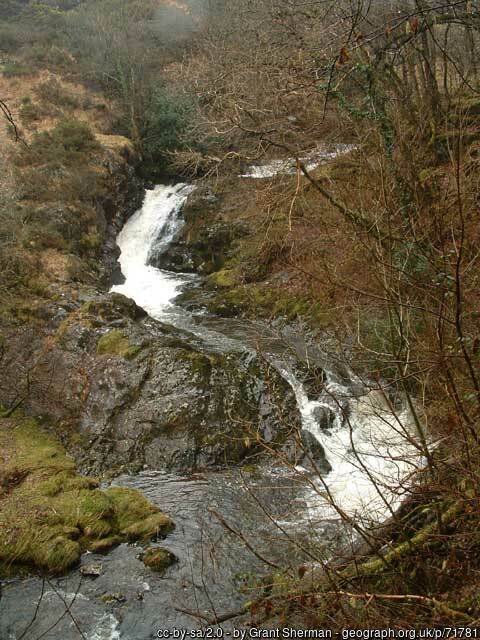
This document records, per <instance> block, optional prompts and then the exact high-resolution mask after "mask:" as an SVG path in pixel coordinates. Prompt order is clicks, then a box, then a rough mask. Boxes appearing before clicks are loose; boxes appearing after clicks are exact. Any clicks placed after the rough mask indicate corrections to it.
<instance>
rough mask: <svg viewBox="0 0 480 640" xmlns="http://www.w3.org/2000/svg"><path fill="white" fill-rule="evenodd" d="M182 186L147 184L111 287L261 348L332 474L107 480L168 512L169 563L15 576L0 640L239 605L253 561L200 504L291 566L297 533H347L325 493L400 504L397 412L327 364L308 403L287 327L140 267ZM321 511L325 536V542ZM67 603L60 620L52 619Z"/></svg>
mask: <svg viewBox="0 0 480 640" xmlns="http://www.w3.org/2000/svg"><path fill="white" fill-rule="evenodd" d="M191 190H192V187H191V186H188V185H183V184H179V185H176V186H161V185H160V186H157V187H156V188H155V189H153V190H149V191H147V193H146V197H145V202H144V205H143V207H142V209H141V210H140V211H138V212H137V213H136V214H135V215H134V216H133V217H132V218H131V219H130V220H129V221H128V222H127V223H126V225H125V227H124V229H123V230H122V232H121V233H120V234H119V236H118V244H119V247H120V250H121V255H120V264H121V268H122V272H123V275H124V276H125V282H124V283H123V284H122V285H117V286H115V287H114V288H113V290H115V291H118V292H121V293H123V294H124V295H126V296H129V297H131V298H133V299H134V300H135V301H136V302H137V304H139V305H140V306H142V307H143V308H144V309H145V310H146V311H147V313H148V314H149V315H150V316H151V317H152V318H154V319H157V320H161V321H163V322H168V323H170V324H173V325H174V326H177V327H179V328H182V329H187V330H188V331H189V332H190V333H191V334H193V335H192V338H195V339H196V340H202V341H203V343H204V344H205V346H206V347H208V349H211V350H215V351H217V352H224V351H228V350H240V351H253V350H254V349H255V348H258V347H260V348H261V350H262V354H263V355H264V356H265V357H266V358H268V359H269V361H270V362H271V364H272V365H273V366H275V367H276V368H277V370H278V371H279V372H280V373H281V374H282V376H283V377H284V379H285V380H287V381H288V383H289V384H290V385H291V387H292V389H293V390H294V392H295V395H296V398H297V403H298V407H299V410H300V413H301V415H302V423H303V429H304V430H306V431H309V432H310V433H311V434H312V435H313V436H314V437H315V438H316V439H317V441H318V442H319V443H320V444H321V445H322V446H323V448H324V450H325V453H326V457H327V458H328V460H329V462H330V465H331V467H332V470H331V472H330V473H329V474H327V475H326V476H324V477H323V478H319V477H317V476H316V474H308V472H307V471H306V470H305V469H299V470H295V469H291V468H288V467H282V468H280V467H279V465H278V461H277V463H275V464H274V465H270V466H269V465H268V464H266V465H265V466H264V467H261V468H259V469H258V470H257V471H256V472H255V473H253V474H252V475H251V476H249V475H248V472H246V471H245V470H244V471H243V472H240V471H238V470H236V469H234V468H233V469H227V470H224V471H222V472H217V473H205V474H203V475H202V476H201V477H198V476H195V477H192V478H184V477H181V476H175V475H172V474H167V473H163V472H159V471H144V472H142V473H139V474H138V475H136V476H124V477H120V478H118V479H117V480H116V483H117V484H120V485H121V486H128V487H132V488H135V489H138V490H139V491H141V492H142V493H143V494H144V495H145V496H146V497H147V498H148V499H149V500H151V501H152V502H153V503H155V504H157V505H158V506H159V507H160V508H162V509H163V510H165V511H166V512H167V513H168V514H169V515H171V516H172V517H173V519H174V520H175V522H176V525H177V526H176V529H175V531H174V532H173V533H172V534H170V535H169V536H168V538H167V539H166V540H165V542H164V543H163V545H164V546H165V547H166V548H168V549H169V550H170V551H172V552H173V553H175V555H176V556H177V557H178V559H179V562H178V564H177V565H175V566H174V567H173V568H172V569H171V570H169V572H168V573H167V574H166V575H165V576H159V575H157V574H155V573H152V572H151V571H150V570H148V569H146V568H145V567H144V566H143V564H142V563H141V562H139V560H138V554H139V549H138V547H135V546H132V545H126V544H122V545H120V546H119V547H117V548H116V549H114V550H113V551H111V552H110V553H109V554H108V555H107V556H95V555H92V554H90V555H87V556H85V557H84V558H83V559H82V562H83V563H89V562H98V563H100V564H101V565H102V566H103V569H102V574H101V575H100V577H99V578H97V579H96V580H86V581H85V580H84V579H82V577H81V575H80V574H79V573H78V571H73V572H72V573H70V574H68V575H67V576H65V577H62V578H58V579H55V580H53V579H52V580H50V581H49V589H48V590H47V592H46V593H45V592H44V585H43V584H42V581H41V580H40V579H39V578H28V579H26V580H20V579H16V580H14V581H12V583H11V584H7V585H4V587H3V596H2V598H1V599H0V637H1V638H7V639H8V640H17V638H19V637H23V635H24V634H23V632H24V629H25V628H26V627H27V626H28V625H31V621H32V619H33V620H36V623H35V633H36V637H37V636H38V637H43V636H44V635H45V634H47V633H48V637H49V638H52V639H53V640H60V639H61V640H74V639H76V638H78V637H79V636H78V631H77V628H76V626H75V625H74V624H73V623H72V620H73V619H74V620H75V621H76V623H77V624H78V625H79V627H80V628H81V629H82V630H83V637H85V638H87V640H150V639H151V638H152V637H155V634H156V630H157V629H173V628H187V629H191V628H199V627H201V626H202V623H201V622H199V621H198V620H196V619H194V618H192V617H190V616H189V615H186V614H185V613H182V612H181V611H178V609H177V607H178V606H179V605H181V607H182V608H185V609H191V610H198V611H202V612H210V614H211V612H212V607H213V606H214V607H215V610H216V612H220V611H225V610H231V609H232V608H234V607H236V606H239V605H240V604H241V603H243V602H244V600H245V594H242V593H241V592H240V587H241V586H242V584H243V582H242V580H243V576H248V575H251V574H252V573H253V574H260V573H261V572H262V571H264V570H265V566H264V565H263V564H262V563H260V562H259V561H258V558H256V557H254V556H252V554H251V553H250V552H249V551H248V549H247V548H246V546H245V545H244V544H243V542H241V541H239V540H238V539H236V538H235V537H232V536H227V535H225V531H224V529H223V528H222V527H221V526H220V525H219V523H218V521H217V520H216V519H215V517H214V516H213V515H212V511H211V510H210V507H213V510H217V511H218V512H219V513H221V514H222V516H223V517H224V518H225V519H226V520H227V521H228V522H231V523H234V525H235V527H236V528H239V529H241V531H242V535H243V536H246V538H247V539H249V540H250V541H251V543H252V544H253V546H254V547H255V548H256V549H257V550H260V552H261V553H262V552H263V553H264V554H265V555H266V556H267V557H268V558H270V560H272V561H273V562H277V563H278V564H279V565H282V564H283V563H284V562H285V559H286V558H287V559H288V560H289V561H290V562H291V563H292V564H299V563H301V562H305V560H306V559H307V560H308V557H307V558H306V556H305V555H302V545H303V540H304V539H305V538H307V539H308V544H309V545H310V548H316V549H317V552H318V554H319V556H322V554H324V553H325V552H326V553H328V545H329V544H334V543H336V542H337V540H338V538H340V540H342V539H344V538H343V536H344V535H347V534H348V531H347V532H345V534H344V533H342V531H343V530H342V529H341V527H340V526H339V523H338V516H337V512H336V511H335V509H334V508H333V506H332V504H331V502H332V500H333V502H334V503H335V504H337V505H338V506H339V507H340V508H341V510H342V511H344V512H346V513H348V514H349V515H350V516H352V517H354V518H356V519H357V520H358V521H363V522H366V523H369V522H376V521H377V522H378V521H379V520H382V519H383V518H385V516H388V514H389V511H390V509H394V508H395V507H396V506H398V504H399V501H400V500H401V496H402V491H403V489H402V484H405V483H407V482H408V475H409V473H410V471H411V470H413V469H414V468H416V467H418V466H419V465H420V464H421V461H420V458H419V456H418V452H417V449H416V447H415V446H414V445H413V444H412V442H413V438H412V437H411V435H410V433H409V431H408V428H409V424H410V420H409V416H408V414H407V412H405V411H403V412H399V413H398V414H397V415H396V414H395V413H394V412H392V411H391V407H390V405H389V404H388V403H387V402H386V401H385V399H384V397H383V396H382V395H381V393H379V392H375V391H370V392H368V390H366V389H363V391H362V389H361V385H360V384H358V381H355V379H354V377H353V375H352V374H349V376H350V378H351V384H349V383H348V381H345V380H344V378H345V376H343V377H342V381H340V380H339V378H337V377H336V375H335V372H334V371H333V366H330V367H329V366H327V365H328V359H327V360H326V363H325V362H324V363H322V368H323V369H325V370H326V371H327V380H326V383H325V385H324V389H323V391H322V392H321V393H320V395H319V396H318V397H317V398H314V399H309V396H308V394H307V391H306V389H305V387H304V384H302V383H301V382H300V381H299V378H298V375H296V373H295V364H294V363H293V362H292V358H291V353H292V351H295V352H297V353H298V351H299V350H300V351H302V350H303V349H304V348H305V349H306V346H305V344H304V343H303V342H302V341H301V340H300V339H299V338H298V336H295V340H297V339H298V340H300V342H299V343H298V344H297V343H295V345H292V344H290V346H292V348H291V349H290V350H288V349H287V351H288V355H287V353H286V351H285V342H284V339H285V336H282V337H281V339H279V336H278V334H277V333H276V332H275V331H272V332H270V331H269V327H267V326H265V325H263V324H262V325H259V324H256V323H248V322H246V321H243V320H234V319H230V320H228V319H222V318H211V317H210V318H209V317H207V316H202V315H195V314H190V313H188V312H187V311H185V310H184V309H181V308H180V307H178V306H176V305H175V304H174V298H175V296H176V295H177V294H178V292H179V289H180V287H182V286H183V285H185V284H186V283H187V282H188V281H189V279H190V278H192V276H186V275H178V274H173V273H169V272H167V271H162V270H160V269H156V268H154V267H152V266H150V265H149V264H148V262H149V255H150V252H151V251H152V250H155V252H156V253H158V252H159V251H161V250H162V248H165V247H166V246H167V245H168V243H169V242H170V241H171V240H172V238H173V237H174V236H175V234H176V233H177V231H178V229H179V228H180V227H181V225H182V224H183V222H182V218H181V208H182V205H183V204H184V202H185V200H186V198H187V197H188V194H189V193H190V192H191ZM195 277H196V276H193V278H195ZM291 338H292V336H289V340H290V342H291ZM293 346H294V347H295V348H293ZM297 347H298V349H297ZM329 369H331V370H330V371H329ZM349 376H346V377H349ZM324 410H328V411H331V412H332V414H334V416H335V418H334V420H333V421H331V422H330V423H329V425H328V428H324V427H323V426H322V425H321V421H320V420H319V419H318V413H319V412H321V411H324ZM327 493H329V495H330V498H331V499H326V497H325V496H326V494H327ZM252 494H254V495H255V500H252V498H251V495H252ZM266 512H268V516H267V515H266ZM332 520H334V521H335V523H334V524H333V527H334V530H335V531H334V533H333V535H332V536H331V537H330V538H329V527H331V526H332ZM338 532H340V533H338ZM285 533H287V534H288V535H285ZM330 540H331V541H332V542H329V541H330ZM333 541H335V542H333ZM315 545H316V546H315ZM309 557H310V556H309ZM322 557H323V556H322ZM50 587H51V589H50ZM42 594H43V595H42ZM106 602H107V603H110V604H106ZM20 603H21V604H20ZM66 603H67V604H68V605H69V607H68V613H69V615H66V614H65V613H63V614H62V612H63V611H65V606H66ZM112 603H113V604H112ZM59 612H60V613H59ZM70 616H72V617H70ZM230 624H231V623H229V622H227V623H225V625H222V626H224V628H225V627H226V628H229V625H230ZM235 624H236V625H237V626H239V625H240V626H241V625H242V622H241V620H236V621H235ZM49 629H51V631H49Z"/></svg>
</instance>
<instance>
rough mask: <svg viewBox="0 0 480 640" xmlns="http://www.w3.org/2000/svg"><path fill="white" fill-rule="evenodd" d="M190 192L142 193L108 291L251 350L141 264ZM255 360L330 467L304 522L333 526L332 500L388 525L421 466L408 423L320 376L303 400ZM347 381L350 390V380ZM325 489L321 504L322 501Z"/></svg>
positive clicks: (293, 381)
mask: <svg viewBox="0 0 480 640" xmlns="http://www.w3.org/2000/svg"><path fill="white" fill-rule="evenodd" d="M192 190H193V187H192V186H190V185H186V184H178V185H175V186H162V185H159V186H157V187H155V189H153V190H150V191H147V192H146V197H145V202H144V204H143V207H142V209H141V210H140V211H138V212H137V213H136V214H135V215H134V216H133V217H132V218H131V219H130V220H128V222H127V223H126V224H125V226H124V228H123V230H122V231H121V233H120V234H119V236H118V240H117V242H118V245H119V247H120V250H121V255H120V259H119V260H120V265H121V269H122V273H123V275H124V276H125V282H124V284H122V285H117V286H115V287H113V289H112V290H114V291H118V292H120V293H123V294H124V295H126V296H128V297H130V298H133V299H134V300H135V302H136V303H137V304H138V305H139V306H141V307H143V308H144V309H145V310H146V311H147V313H148V314H149V315H150V316H152V317H153V318H155V319H159V320H164V321H166V322H169V323H170V324H173V325H174V326H176V327H178V328H182V329H186V330H188V331H189V332H191V333H192V334H194V335H195V336H196V337H198V338H200V339H201V340H202V341H203V343H204V344H206V345H207V346H208V347H209V348H211V349H214V350H216V351H219V352H224V351H227V350H240V351H248V350H253V348H254V347H253V346H252V344H251V341H249V340H248V334H249V331H250V332H251V327H250V328H249V327H247V323H246V322H244V323H243V324H244V330H243V331H241V330H239V327H238V321H234V320H228V319H222V320H220V319H217V320H216V321H215V322H214V323H213V329H212V322H211V321H210V324H209V321H208V319H206V318H201V317H199V316H195V315H194V314H192V313H189V312H186V311H185V310H184V309H181V308H180V307H176V306H175V304H174V303H173V300H174V298H175V297H176V295H178V293H179V288H180V287H181V286H182V285H184V284H185V283H186V282H188V280H189V278H191V277H192V276H187V275H185V274H174V273H171V272H168V271H164V270H161V269H157V268H155V267H153V266H151V265H149V264H148V261H149V256H150V254H151V251H152V250H155V252H156V253H158V252H159V251H160V252H161V251H162V249H163V250H164V249H166V248H167V247H168V244H169V243H170V242H171V241H172V239H173V238H174V237H175V235H176V233H177V232H178V230H179V229H180V228H181V226H182V224H183V220H182V217H181V209H182V206H183V205H184V203H185V201H186V199H187V197H188V195H189V194H190V193H191V192H192ZM235 322H236V324H234V323H235ZM232 327H234V330H232ZM227 334H228V335H227ZM232 335H233V337H232ZM263 353H264V355H265V356H266V357H267V358H268V360H269V361H270V362H271V363H272V365H273V366H275V368H276V369H277V370H278V371H279V372H280V374H281V375H282V377H283V378H284V379H285V380H286V381H287V382H288V383H289V385H290V386H291V387H292V389H293V391H294V393H295V396H296V400H297V404H298V408H299V411H300V414H301V417H302V428H303V429H304V430H305V431H309V432H310V433H311V434H312V435H313V436H314V437H315V438H316V440H317V441H318V442H319V443H320V444H321V445H322V447H323V449H324V451H325V456H326V458H327V460H328V462H329V463H330V465H331V467H332V471H331V472H330V473H329V474H328V475H327V476H326V477H325V478H323V479H317V480H312V482H313V484H314V485H315V486H314V488H313V489H312V492H311V495H310V496H309V497H308V499H307V504H308V507H309V514H310V518H311V519H314V520H315V519H317V520H319V521H321V520H322V519H323V520H325V519H330V520H331V519H332V518H336V519H338V512H337V511H336V510H335V508H334V507H333V506H332V504H331V501H332V500H333V502H335V504H336V505H338V507H340V508H341V510H343V511H344V512H345V513H347V514H348V515H349V516H351V517H354V518H356V519H358V520H364V521H365V522H378V521H381V520H383V519H385V517H388V515H389V514H390V513H391V510H393V509H395V508H397V507H398V506H399V504H400V502H401V500H402V498H403V496H404V493H405V491H406V490H407V489H408V481H407V480H406V479H408V478H409V476H410V475H411V474H412V472H413V471H414V470H415V469H417V468H419V466H421V464H422V461H421V458H420V456H419V451H418V449H417V447H416V446H415V442H414V438H413V435H412V434H411V433H410V431H409V429H410V426H411V424H412V420H411V416H410V415H409V413H408V411H407V410H406V409H402V410H401V411H399V412H398V413H395V412H392V409H391V406H389V404H388V403H387V402H386V400H385V398H384V396H383V395H382V393H381V392H380V391H368V390H365V391H364V393H363V395H359V394H358V393H357V394H353V393H352V390H351V388H349V387H347V386H344V385H343V384H340V383H339V382H338V381H336V379H335V378H334V376H333V374H331V373H330V374H329V373H328V371H327V380H326V383H325V387H324V390H323V391H322V393H321V394H320V397H319V398H317V399H314V400H310V399H309V398H308V395H307V392H306V390H305V388H304V386H303V384H302V383H301V382H300V381H299V380H298V378H297V377H296V375H295V374H294V372H293V370H292V369H291V367H290V366H289V364H288V363H287V362H285V361H284V360H282V359H279V358H278V353H273V352H270V353H269V352H268V347H267V348H266V349H265V351H263ZM350 378H351V381H352V387H353V386H354V384H353V381H354V376H353V373H351V375H350ZM357 386H358V384H357ZM322 410H328V411H331V412H332V413H333V414H334V416H335V418H334V420H333V422H332V423H331V425H330V426H329V428H325V427H324V426H323V427H322V426H321V424H320V421H319V419H318V412H321V411H322ZM412 432H413V429H412ZM327 488H328V493H329V494H330V499H329V500H325V498H324V496H325V489H327Z"/></svg>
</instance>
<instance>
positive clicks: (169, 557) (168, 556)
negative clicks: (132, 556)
mask: <svg viewBox="0 0 480 640" xmlns="http://www.w3.org/2000/svg"><path fill="white" fill-rule="evenodd" d="M142 561H143V564H144V565H145V566H146V567H148V568H149V569H152V571H157V572H159V573H164V572H165V571H166V570H167V569H168V567H170V566H171V565H172V564H174V563H175V562H177V558H176V556H175V555H174V554H173V553H172V552H171V551H168V550H167V549H162V548H161V547H156V548H155V547H151V548H150V549H147V551H146V552H145V554H144V555H143V557H142Z"/></svg>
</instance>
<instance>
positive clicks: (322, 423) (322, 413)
mask: <svg viewBox="0 0 480 640" xmlns="http://www.w3.org/2000/svg"><path fill="white" fill-rule="evenodd" d="M313 416H314V418H315V422H316V423H317V424H318V426H319V427H320V429H322V431H328V430H329V429H331V428H332V427H333V423H334V421H335V412H334V411H333V410H332V409H330V408H329V407H315V409H314V410H313Z"/></svg>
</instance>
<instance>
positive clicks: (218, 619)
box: [175, 605, 249, 626]
mask: <svg viewBox="0 0 480 640" xmlns="http://www.w3.org/2000/svg"><path fill="white" fill-rule="evenodd" d="M175 611H178V612H179V613H185V614H187V616H191V617H192V618H198V619H199V620H203V621H204V622H206V623H207V624H208V626H214V625H217V624H221V623H222V622H227V620H232V619H233V618H239V617H240V616H243V615H245V614H246V613H248V611H249V608H248V606H247V605H244V606H243V607H242V608H241V609H236V610H235V611H229V612H228V613H223V614H222V615H220V616H217V615H215V616H214V617H213V618H212V617H210V616H207V615H205V614H203V613H199V612H197V611H190V610H189V609H181V608H180V607H175Z"/></svg>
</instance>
